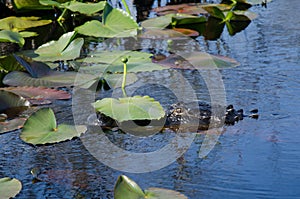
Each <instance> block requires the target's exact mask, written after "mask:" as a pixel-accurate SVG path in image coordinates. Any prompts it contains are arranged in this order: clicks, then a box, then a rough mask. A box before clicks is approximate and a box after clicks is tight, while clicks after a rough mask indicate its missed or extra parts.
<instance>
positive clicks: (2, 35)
mask: <svg viewBox="0 0 300 199" xmlns="http://www.w3.org/2000/svg"><path fill="white" fill-rule="evenodd" d="M0 42H12V43H17V44H19V46H20V47H22V46H23V45H24V44H25V40H24V38H23V37H22V35H21V34H20V33H17V32H13V31H10V30H1V31H0Z"/></svg>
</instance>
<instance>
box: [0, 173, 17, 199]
mask: <svg viewBox="0 0 300 199" xmlns="http://www.w3.org/2000/svg"><path fill="white" fill-rule="evenodd" d="M21 189H22V183H21V182H20V181H19V180H18V179H16V178H8V177H5V178H0V197H1V198H3V199H5V198H13V197H15V196H16V195H17V194H18V193H19V192H20V191H21Z"/></svg>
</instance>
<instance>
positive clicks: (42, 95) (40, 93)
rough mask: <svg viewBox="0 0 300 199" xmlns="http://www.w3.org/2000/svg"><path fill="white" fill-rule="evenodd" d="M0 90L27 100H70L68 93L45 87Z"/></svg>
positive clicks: (5, 88)
mask: <svg viewBox="0 0 300 199" xmlns="http://www.w3.org/2000/svg"><path fill="white" fill-rule="evenodd" d="M0 90H6V91H9V92H12V93H15V94H17V95H20V96H22V97H24V98H27V99H51V100H56V99H70V98H71V95H70V93H68V92H66V91H62V90H56V89H51V88H45V87H32V86H23V87H4V88H0Z"/></svg>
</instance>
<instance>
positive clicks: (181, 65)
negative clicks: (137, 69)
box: [158, 52, 239, 70]
mask: <svg viewBox="0 0 300 199" xmlns="http://www.w3.org/2000/svg"><path fill="white" fill-rule="evenodd" d="M180 55H181V56H179V55H170V56H168V57H167V58H166V59H164V60H160V61H158V63H159V64H161V65H164V66H165V65H166V66H168V67H172V68H178V69H200V70H201V69H206V70H207V69H208V70H209V69H216V68H232V67H236V66H238V65H239V62H237V61H236V60H234V59H231V58H229V57H224V56H219V55H211V54H208V53H204V52H192V53H182V54H180Z"/></svg>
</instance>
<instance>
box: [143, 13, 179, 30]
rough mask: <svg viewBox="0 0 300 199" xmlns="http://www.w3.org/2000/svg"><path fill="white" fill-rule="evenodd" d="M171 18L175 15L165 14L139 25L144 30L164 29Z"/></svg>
mask: <svg viewBox="0 0 300 199" xmlns="http://www.w3.org/2000/svg"><path fill="white" fill-rule="evenodd" d="M173 16H175V14H167V15H164V16H160V17H154V18H151V19H147V20H145V21H143V22H142V23H141V26H142V27H143V28H146V29H164V28H166V27H167V26H169V25H170V24H171V22H172V17H173Z"/></svg>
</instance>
